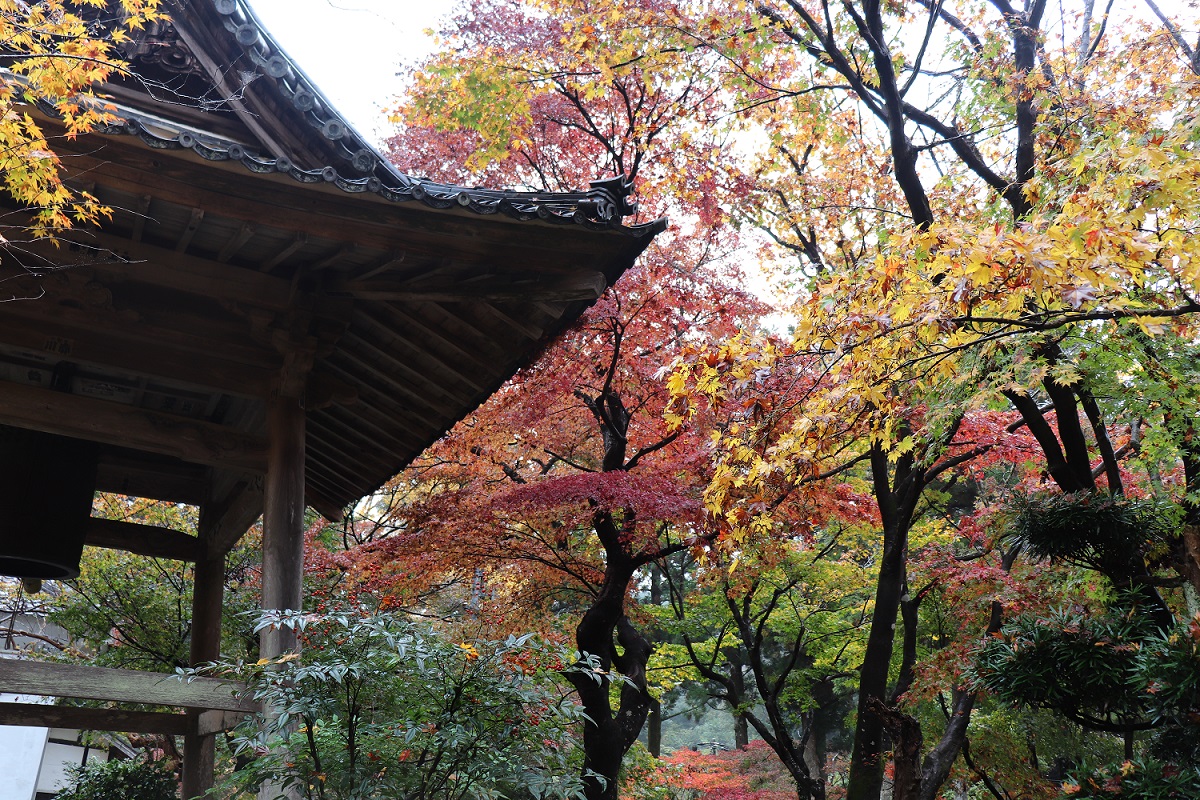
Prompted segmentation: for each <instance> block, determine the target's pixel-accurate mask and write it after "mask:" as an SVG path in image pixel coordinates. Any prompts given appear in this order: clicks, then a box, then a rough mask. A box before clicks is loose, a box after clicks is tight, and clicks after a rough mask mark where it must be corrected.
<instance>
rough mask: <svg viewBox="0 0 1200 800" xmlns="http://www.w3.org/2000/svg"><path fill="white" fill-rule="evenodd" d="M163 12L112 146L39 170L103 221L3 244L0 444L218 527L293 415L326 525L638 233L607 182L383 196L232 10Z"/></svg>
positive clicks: (504, 375)
mask: <svg viewBox="0 0 1200 800" xmlns="http://www.w3.org/2000/svg"><path fill="white" fill-rule="evenodd" d="M170 10H171V12H172V14H173V22H172V24H170V25H167V24H163V25H160V26H157V27H156V28H155V29H154V30H150V31H147V32H146V34H145V35H144V36H142V37H140V38H139V39H137V40H136V41H135V42H134V43H133V44H132V45H130V48H129V52H128V53H127V55H128V56H129V57H130V59H131V61H132V62H133V64H134V66H135V68H136V70H137V71H138V72H139V73H141V74H142V76H143V78H144V79H145V80H144V82H142V83H136V82H127V84H126V85H120V86H112V87H110V88H111V92H110V95H111V99H112V101H113V102H114V104H115V105H116V107H117V108H118V114H119V115H120V117H121V121H120V122H119V123H117V124H114V125H113V126H111V127H110V128H109V129H108V130H106V131H104V132H101V133H97V134H93V135H90V136H87V137H83V138H80V139H79V140H78V141H75V142H66V141H63V142H61V146H60V147H59V148H58V149H59V152H60V155H62V156H63V157H64V162H65V163H66V164H67V166H68V169H69V170H70V172H71V174H72V178H71V182H72V184H73V185H75V186H77V187H79V188H83V189H86V190H88V191H90V192H92V193H93V194H94V195H96V196H97V197H98V198H99V199H100V200H101V201H102V202H103V203H105V204H106V205H108V206H110V207H111V208H112V209H113V210H114V211H113V214H112V217H111V219H109V220H107V221H105V222H104V223H103V224H102V225H101V226H99V227H98V228H97V229H93V230H86V231H84V230H80V231H76V232H72V233H71V234H69V235H68V236H67V237H66V240H67V243H66V244H64V245H63V246H60V247H54V246H53V245H51V244H48V243H46V242H21V241H19V237H13V236H12V235H10V234H9V231H10V230H11V228H10V229H6V236H7V237H8V238H9V239H10V242H9V243H8V245H7V246H6V251H5V252H4V253H2V254H0V257H2V262H0V278H2V279H3V280H2V281H0V291H3V292H6V293H7V294H6V295H5V299H8V298H12V302H7V303H4V304H3V306H2V309H3V310H2V311H0V381H2V383H0V424H8V425H16V426H18V427H30V428H37V429H41V430H47V431H50V432H55V433H60V434H63V435H68V436H74V437H77V438H84V439H90V440H93V441H98V442H100V443H101V444H102V445H104V447H105V450H104V455H103V457H102V459H101V470H100V486H99V488H101V489H105V490H109V491H118V492H123V493H127V494H135V495H140V496H145V497H154V498H160V499H167V500H174V501H180V502H189V503H196V504H202V503H218V504H220V503H224V504H226V505H228V504H229V503H232V502H235V500H236V499H237V497H238V493H239V492H242V493H244V492H245V491H246V490H247V488H248V487H249V488H250V489H253V487H255V486H256V485H259V486H260V485H261V475H262V473H263V471H264V470H265V463H266V457H265V451H266V430H265V425H266V404H267V403H268V402H269V401H271V399H272V398H273V397H277V396H280V395H283V396H288V397H291V396H295V397H296V398H297V402H302V403H303V404H304V406H305V408H306V410H307V442H306V445H307V450H306V452H307V456H306V464H305V477H306V497H307V500H308V502H309V503H310V504H311V505H312V506H313V507H315V508H316V509H317V510H319V511H320V512H321V513H323V514H325V515H326V516H327V517H330V518H336V517H337V516H338V514H339V513H340V512H341V510H342V509H343V508H345V507H346V506H347V505H349V504H351V503H353V502H354V501H356V500H357V499H358V498H360V497H362V496H363V495H365V494H368V493H370V492H371V491H373V490H375V489H376V488H377V487H379V486H380V485H381V484H382V483H384V482H385V481H387V480H388V479H389V478H390V477H391V476H393V475H394V474H395V473H397V472H398V471H399V470H400V469H401V468H403V467H404V466H405V465H406V464H407V463H408V462H409V461H411V460H412V459H413V458H414V457H416V456H417V455H418V454H419V453H420V452H421V451H422V450H423V449H424V448H425V447H427V446H428V445H429V444H431V443H432V442H434V441H436V439H437V438H438V437H440V436H441V435H442V434H443V433H444V432H445V431H446V430H448V429H449V427H450V426H452V425H453V424H454V423H455V422H456V421H458V420H459V419H461V418H462V417H463V416H464V415H465V414H467V413H469V412H470V411H471V410H473V409H474V408H475V407H477V406H478V405H479V404H480V403H481V402H483V401H484V400H485V399H486V398H487V397H488V396H489V395H490V394H491V393H492V392H494V391H495V390H496V389H497V388H498V387H499V386H500V385H502V384H503V383H504V381H506V380H507V379H508V378H509V377H511V376H512V374H513V373H514V372H515V371H516V370H517V369H518V368H519V367H520V366H522V365H523V364H525V363H527V362H528V361H529V360H530V359H532V358H534V357H535V356H536V355H537V354H538V353H539V352H541V350H542V349H544V347H545V346H546V345H547V344H548V343H549V342H550V340H551V339H552V337H553V336H554V335H555V334H556V333H558V332H559V331H561V330H562V329H563V328H564V327H565V326H566V325H568V324H570V323H571V322H572V321H573V320H575V319H576V318H577V317H578V316H579V314H580V313H582V311H583V310H584V309H585V308H586V307H587V306H588V304H590V303H591V302H592V301H594V300H595V299H596V298H597V297H598V296H599V295H600V293H601V292H602V291H603V290H604V288H605V287H606V286H608V285H611V284H612V282H614V281H615V280H616V279H617V278H618V277H619V276H620V275H621V274H622V272H623V271H624V270H625V269H627V268H628V267H629V266H630V265H631V264H632V263H633V261H634V259H636V258H637V256H638V255H639V254H640V253H641V252H642V250H643V249H644V248H645V247H646V246H647V245H648V243H649V242H650V239H651V238H652V237H653V235H654V234H655V233H656V232H657V231H658V230H660V229H661V226H662V223H661V222H655V223H651V224H648V225H641V226H633V227H626V226H624V225H623V224H622V217H623V216H625V215H628V214H630V213H632V212H633V210H634V209H633V208H632V207H631V206H630V204H629V202H628V193H629V187H628V186H627V185H626V184H625V182H624V181H622V180H621V179H619V178H618V179H610V180H608V181H601V182H598V183H595V184H593V185H592V186H591V187H590V188H589V189H587V190H584V191H581V192H577V193H565V194H552V193H539V192H523V191H503V190H484V189H467V188H462V187H453V186H445V185H440V184H435V183H430V182H427V181H421V180H418V179H414V178H411V177H408V176H405V175H402V174H400V173H399V172H397V171H396V170H395V169H394V168H393V167H392V166H391V165H389V164H387V163H386V161H384V160H383V159H382V158H381V157H379V155H378V154H377V153H376V152H375V151H374V150H373V149H372V148H371V147H370V146H369V145H368V144H367V143H366V142H365V141H364V140H363V139H362V137H361V136H359V135H358V134H357V133H356V132H354V131H353V129H352V128H350V126H349V125H347V124H346V123H345V121H344V120H342V119H341V118H340V117H338V116H337V114H336V113H335V112H334V111H333V110H332V108H331V106H330V105H329V103H328V102H327V101H326V100H325V99H324V98H323V97H322V96H321V94H320V93H319V92H318V91H317V90H316V89H315V87H313V86H312V84H311V82H309V81H308V80H307V79H306V78H305V77H304V75H303V73H302V72H301V71H300V70H299V68H297V67H296V66H295V65H294V64H292V62H291V61H290V59H288V58H287V56H286V55H285V54H284V53H283V52H282V51H281V50H280V49H279V48H278V47H277V46H276V45H275V44H274V43H273V42H272V41H271V39H270V37H269V36H268V35H267V34H266V32H265V31H263V30H262V27H261V26H260V25H259V24H258V23H257V21H255V20H254V18H253V16H252V15H251V14H250V13H249V11H248V10H247V9H246V8H245V7H244V5H243V4H242V3H241V2H239V0H193V2H186V0H174V1H173V2H172V3H171V4H170ZM180 98H189V99H190V102H183V103H182V104H177V101H179V99H180ZM47 124H50V125H52V124H53V123H52V121H48V123H47ZM4 202H5V203H7V204H8V205H7V206H6V207H4V208H0V215H3V218H4V222H3V224H11V223H12V221H13V220H19V219H20V215H21V214H22V213H23V211H22V210H21V209H19V208H16V207H15V206H13V205H12V204H11V201H8V200H5V201H4Z"/></svg>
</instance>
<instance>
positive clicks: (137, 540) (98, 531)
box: [84, 517, 204, 562]
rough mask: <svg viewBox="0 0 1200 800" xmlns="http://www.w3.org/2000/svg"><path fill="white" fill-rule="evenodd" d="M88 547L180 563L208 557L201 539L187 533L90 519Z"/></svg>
mask: <svg viewBox="0 0 1200 800" xmlns="http://www.w3.org/2000/svg"><path fill="white" fill-rule="evenodd" d="M84 544H88V545H91V546H92V547H104V548H107V549H109V550H124V551H126V552H128V553H136V554H137V555H139V556H150V557H151V558H171V559H174V560H176V561H191V562H197V561H200V560H201V559H203V557H204V545H203V543H202V542H201V541H200V539H199V538H197V537H195V536H192V535H190V534H187V533H184V532H183V531H177V530H174V529H172V528H159V527H156V526H154V525H139V524H138V523H136V522H123V521H121V520H115V519H100V518H98V517H92V518H91V519H90V520H88V524H87V538H86V539H85V540H84Z"/></svg>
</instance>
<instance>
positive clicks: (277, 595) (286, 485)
mask: <svg viewBox="0 0 1200 800" xmlns="http://www.w3.org/2000/svg"><path fill="white" fill-rule="evenodd" d="M267 438H268V442H269V449H268V453H267V479H266V485H265V487H264V488H265V497H264V498H263V565H262V607H263V609H269V610H283V609H299V608H300V603H301V600H302V597H303V580H304V408H303V407H302V406H301V403H300V400H298V399H296V398H289V397H276V398H273V399H272V400H271V401H270V402H269V403H268V406H267ZM297 649H298V642H297V640H296V635H295V633H294V632H293V631H291V630H271V629H265V630H263V631H262V632H261V633H260V634H259V656H260V657H262V658H275V657H276V656H279V655H282V654H283V653H287V652H294V651H296V650H297Z"/></svg>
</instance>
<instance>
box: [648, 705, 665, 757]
mask: <svg viewBox="0 0 1200 800" xmlns="http://www.w3.org/2000/svg"><path fill="white" fill-rule="evenodd" d="M646 749H647V750H649V751H650V755H652V756H654V757H655V758H661V757H662V704H661V703H659V702H658V701H657V700H653V701H651V703H650V716H649V717H648V718H647V719H646Z"/></svg>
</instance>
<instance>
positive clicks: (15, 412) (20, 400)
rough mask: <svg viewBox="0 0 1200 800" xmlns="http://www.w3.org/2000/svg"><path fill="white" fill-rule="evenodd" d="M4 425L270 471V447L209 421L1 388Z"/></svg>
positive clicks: (198, 461) (16, 387)
mask: <svg viewBox="0 0 1200 800" xmlns="http://www.w3.org/2000/svg"><path fill="white" fill-rule="evenodd" d="M0 424H4V425H12V426H14V427H18V428H32V429H33V430H37V431H42V432H43V433H54V434H58V435H61V436H71V437H74V438H76V439H86V440H88V441H93V442H101V443H103V444H111V445H116V446H118V447H128V448H131V449H134V450H145V451H147V452H150V453H159V454H162V455H169V456H176V457H178V458H180V459H182V460H184V461H190V462H192V463H194V464H204V465H207V466H213V467H223V468H226V469H233V470H238V471H242V472H252V473H261V472H264V471H265V470H266V465H267V460H266V452H267V446H266V442H265V441H264V440H263V439H262V437H258V436H252V435H250V434H246V433H241V432H240V431H235V430H232V429H230V428H226V427H223V426H221V425H215V424H213V423H211V422H205V421H203V420H196V419H187V418H185V417H178V416H174V415H172V414H163V413H160V412H157V411H148V410H146V409H141V408H135V407H133V406H125V405H121V404H120V403H110V402H108V401H105V400H93V399H91V398H88V397H78V396H75V395H70V394H66V393H64V392H53V391H49V390H46V389H36V388H32V387H29V386H21V385H19V384H15V383H3V384H0Z"/></svg>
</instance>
